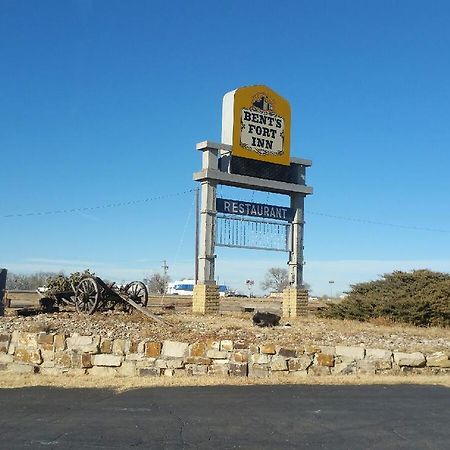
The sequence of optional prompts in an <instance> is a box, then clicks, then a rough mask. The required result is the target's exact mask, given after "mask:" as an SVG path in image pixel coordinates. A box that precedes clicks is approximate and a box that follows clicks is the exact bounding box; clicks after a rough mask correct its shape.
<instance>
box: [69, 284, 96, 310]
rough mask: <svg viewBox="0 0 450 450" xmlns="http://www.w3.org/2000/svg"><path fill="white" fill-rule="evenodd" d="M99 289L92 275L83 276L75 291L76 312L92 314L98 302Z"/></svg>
mask: <svg viewBox="0 0 450 450" xmlns="http://www.w3.org/2000/svg"><path fill="white" fill-rule="evenodd" d="M99 299H100V291H99V286H98V283H97V280H96V279H95V278H93V277H86V278H83V279H82V280H81V281H80V282H79V283H78V286H77V289H76V291H75V308H76V310H77V312H79V313H83V314H92V313H93V312H94V311H95V310H96V309H97V306H98V304H99Z"/></svg>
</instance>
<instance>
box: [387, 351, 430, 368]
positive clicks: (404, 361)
mask: <svg viewBox="0 0 450 450" xmlns="http://www.w3.org/2000/svg"><path fill="white" fill-rule="evenodd" d="M394 362H395V363H397V364H398V365H399V366H400V367H402V366H408V367H423V366H425V363H426V360H425V356H424V355H423V354H422V353H420V352H414V353H404V352H394Z"/></svg>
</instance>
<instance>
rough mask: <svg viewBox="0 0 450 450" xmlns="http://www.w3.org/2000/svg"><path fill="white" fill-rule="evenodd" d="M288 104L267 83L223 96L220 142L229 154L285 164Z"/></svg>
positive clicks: (287, 155)
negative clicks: (229, 150)
mask: <svg viewBox="0 0 450 450" xmlns="http://www.w3.org/2000/svg"><path fill="white" fill-rule="evenodd" d="M290 132H291V107H290V106H289V102H288V101H287V100H286V99H284V98H283V97H281V96H280V95H278V94H277V93H276V92H274V91H273V90H272V89H270V88H268V87H267V86H247V87H242V88H239V89H236V90H234V91H231V92H228V93H226V94H225V96H224V97H223V107H222V143H224V144H228V145H231V146H232V155H235V156H240V157H243V158H249V159H256V160H258V161H265V162H270V163H275V164H282V165H286V166H288V165H289V164H290Z"/></svg>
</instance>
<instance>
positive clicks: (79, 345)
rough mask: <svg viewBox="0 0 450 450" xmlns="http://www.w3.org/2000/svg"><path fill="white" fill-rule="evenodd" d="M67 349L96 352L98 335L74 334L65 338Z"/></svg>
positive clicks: (98, 342) (98, 340)
mask: <svg viewBox="0 0 450 450" xmlns="http://www.w3.org/2000/svg"><path fill="white" fill-rule="evenodd" d="M66 344H67V348H68V349H69V350H77V351H80V352H84V353H97V352H98V350H99V344H100V337H99V336H80V335H78V334H74V335H72V336H71V337H69V338H67V339H66Z"/></svg>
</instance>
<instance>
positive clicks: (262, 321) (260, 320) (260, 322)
mask: <svg viewBox="0 0 450 450" xmlns="http://www.w3.org/2000/svg"><path fill="white" fill-rule="evenodd" d="M280 319H281V317H280V316H278V315H277V314H272V313H269V312H257V313H256V314H255V315H254V316H253V318H252V320H253V323H254V324H255V325H257V326H258V327H274V326H277V325H278V324H279V323H280Z"/></svg>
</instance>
